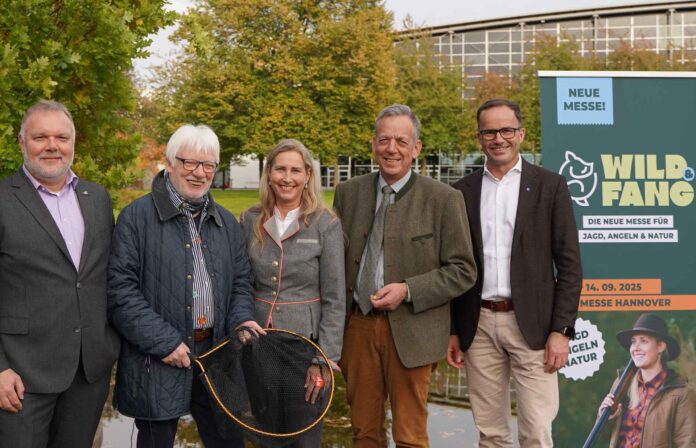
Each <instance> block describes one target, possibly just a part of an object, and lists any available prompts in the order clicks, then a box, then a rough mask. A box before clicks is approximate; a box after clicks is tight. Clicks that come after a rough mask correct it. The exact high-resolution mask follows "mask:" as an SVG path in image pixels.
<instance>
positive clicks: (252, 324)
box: [235, 320, 266, 336]
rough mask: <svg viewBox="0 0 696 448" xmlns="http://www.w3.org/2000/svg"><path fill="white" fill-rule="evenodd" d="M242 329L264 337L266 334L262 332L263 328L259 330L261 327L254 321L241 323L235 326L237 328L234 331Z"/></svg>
mask: <svg viewBox="0 0 696 448" xmlns="http://www.w3.org/2000/svg"><path fill="white" fill-rule="evenodd" d="M242 327H248V328H251V329H252V330H254V331H255V332H257V333H258V334H262V335H264V336H266V332H265V331H264V329H263V328H261V325H259V324H257V323H256V321H255V320H248V321H246V322H242V323H241V324H239V325H237V328H235V330H239V329H240V328H242Z"/></svg>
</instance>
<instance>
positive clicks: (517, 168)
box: [483, 156, 522, 182]
mask: <svg viewBox="0 0 696 448" xmlns="http://www.w3.org/2000/svg"><path fill="white" fill-rule="evenodd" d="M518 173H520V174H521V173H522V156H518V158H517V163H516V164H515V166H513V167H512V168H511V169H510V171H508V172H507V173H505V175H504V176H503V177H502V179H498V178H497V177H495V176H494V175H493V173H491V172H490V171H489V170H488V164H486V163H484V164H483V174H484V176H486V177H487V178H488V179H490V180H492V181H493V182H501V181H502V180H503V179H505V178H506V177H508V176H510V175H513V176H515V175H518Z"/></svg>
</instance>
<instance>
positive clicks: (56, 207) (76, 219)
mask: <svg viewBox="0 0 696 448" xmlns="http://www.w3.org/2000/svg"><path fill="white" fill-rule="evenodd" d="M22 169H23V170H24V174H26V175H27V177H28V178H29V180H30V181H31V183H32V185H34V188H36V190H37V191H38V192H39V196H40V197H41V200H43V202H44V204H46V208H48V211H49V212H50V213H51V216H52V217H53V220H54V221H55V223H56V225H57V226H58V230H60V234H61V235H62V236H63V241H65V245H66V246H67V247H68V252H70V258H72V262H73V264H74V265H75V269H79V268H80V256H81V255H82V242H83V240H84V238H85V221H84V219H83V217H82V210H81V209H80V203H79V202H78V201H77V193H76V192H75V189H76V188H77V176H76V175H75V173H73V172H72V170H69V171H68V177H67V179H66V180H65V186H64V187H63V189H62V190H61V191H59V192H58V193H53V192H51V191H49V190H48V189H47V188H46V187H44V186H43V185H41V183H40V182H39V181H38V180H36V178H35V177H34V176H32V175H31V173H29V171H28V170H27V168H26V167H25V166H22Z"/></svg>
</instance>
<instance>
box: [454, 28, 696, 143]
mask: <svg viewBox="0 0 696 448" xmlns="http://www.w3.org/2000/svg"><path fill="white" fill-rule="evenodd" d="M535 41H536V42H535V46H534V49H533V51H532V53H531V55H528V58H527V60H526V61H525V64H524V65H523V66H522V69H521V70H520V71H519V72H517V73H515V74H513V75H511V76H501V75H497V74H492V73H488V74H487V75H486V76H484V78H483V79H482V80H480V81H479V82H477V83H476V84H475V85H474V95H473V98H472V101H473V106H474V107H472V108H471V110H470V112H469V113H468V114H467V120H466V121H467V123H468V124H469V125H470V126H469V128H468V129H470V131H466V132H465V134H464V135H465V143H464V144H465V145H477V142H476V133H475V126H476V108H478V106H479V105H481V104H482V103H483V102H485V101H487V100H489V99H491V98H509V99H511V100H513V101H515V102H516V103H518V104H519V105H520V108H521V109H522V116H523V119H524V123H523V125H524V127H525V129H526V131H527V135H526V137H525V140H524V142H523V144H522V150H523V151H525V152H531V153H536V152H538V151H540V150H541V107H540V96H541V93H540V89H539V79H538V77H537V71H539V70H553V71H556V70H612V71H636V70H641V71H660V70H690V69H693V64H679V63H676V62H675V59H676V58H675V57H670V56H669V55H668V54H664V53H662V54H658V53H655V51H654V50H649V49H646V48H644V47H643V46H642V45H641V43H640V42H636V43H634V45H633V46H631V45H630V44H629V43H627V42H621V43H620V44H619V45H618V46H617V47H616V48H615V49H614V50H613V52H611V53H609V55H608V56H602V57H600V55H596V54H592V55H590V56H588V57H583V56H581V55H580V51H579V50H580V45H579V44H578V42H577V41H575V39H574V38H572V37H571V36H566V35H561V36H560V39H559V38H558V37H557V36H555V35H548V34H544V33H539V34H537V35H536V36H535ZM680 52H681V50H680V49H677V48H675V49H673V53H674V55H676V56H679V54H680Z"/></svg>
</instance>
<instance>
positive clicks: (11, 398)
mask: <svg viewBox="0 0 696 448" xmlns="http://www.w3.org/2000/svg"><path fill="white" fill-rule="evenodd" d="M22 400H24V383H22V378H20V377H19V375H17V373H16V372H15V371H14V370H12V369H6V370H3V371H2V372H0V409H2V410H3V411H7V412H12V413H13V414H16V413H17V412H19V411H21V410H22Z"/></svg>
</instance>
